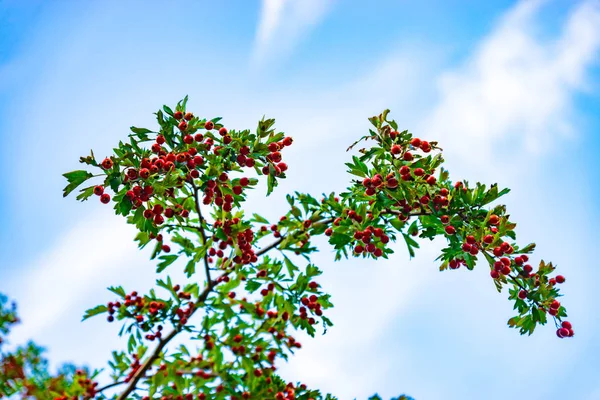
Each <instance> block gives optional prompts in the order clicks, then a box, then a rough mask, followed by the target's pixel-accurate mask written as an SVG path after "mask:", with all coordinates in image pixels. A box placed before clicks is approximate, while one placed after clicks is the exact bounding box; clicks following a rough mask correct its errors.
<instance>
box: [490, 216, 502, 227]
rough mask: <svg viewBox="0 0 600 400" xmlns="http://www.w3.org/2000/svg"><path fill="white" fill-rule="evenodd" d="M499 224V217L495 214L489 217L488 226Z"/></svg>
mask: <svg viewBox="0 0 600 400" xmlns="http://www.w3.org/2000/svg"><path fill="white" fill-rule="evenodd" d="M499 222H500V217H498V216H497V215H495V214H492V215H490V219H489V224H490V225H498V223H499Z"/></svg>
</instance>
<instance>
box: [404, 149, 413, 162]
mask: <svg viewBox="0 0 600 400" xmlns="http://www.w3.org/2000/svg"><path fill="white" fill-rule="evenodd" d="M402 159H403V160H404V161H412V160H413V155H412V154H411V153H410V152H408V151H407V152H406V153H404V155H403V156H402Z"/></svg>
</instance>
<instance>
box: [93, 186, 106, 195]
mask: <svg viewBox="0 0 600 400" xmlns="http://www.w3.org/2000/svg"><path fill="white" fill-rule="evenodd" d="M102 193H104V187H102V186H100V185H98V186H96V187H94V194H95V195H96V196H102Z"/></svg>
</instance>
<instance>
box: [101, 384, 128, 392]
mask: <svg viewBox="0 0 600 400" xmlns="http://www.w3.org/2000/svg"><path fill="white" fill-rule="evenodd" d="M124 383H126V382H125V381H117V382H113V383H109V384H108V385H106V386H102V387H101V388H100V389H98V390H96V393H101V392H103V391H105V390H107V389H110V388H113V387H115V386H119V385H122V384H124Z"/></svg>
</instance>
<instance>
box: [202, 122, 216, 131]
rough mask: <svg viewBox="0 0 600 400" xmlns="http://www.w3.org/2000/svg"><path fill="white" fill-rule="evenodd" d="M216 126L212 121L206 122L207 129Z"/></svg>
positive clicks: (205, 127)
mask: <svg viewBox="0 0 600 400" xmlns="http://www.w3.org/2000/svg"><path fill="white" fill-rule="evenodd" d="M214 127H215V124H214V122H212V121H206V123H205V124H204V129H206V130H207V131H210V130H212V129H213V128H214Z"/></svg>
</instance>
